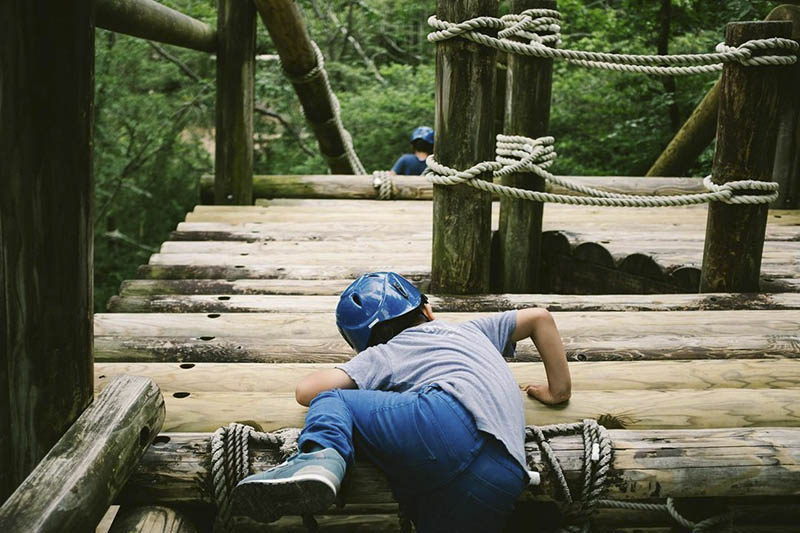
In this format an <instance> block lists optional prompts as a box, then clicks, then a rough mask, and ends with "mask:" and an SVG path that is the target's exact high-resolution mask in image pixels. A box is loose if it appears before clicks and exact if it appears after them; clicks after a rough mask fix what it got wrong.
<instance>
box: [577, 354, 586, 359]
mask: <svg viewBox="0 0 800 533" xmlns="http://www.w3.org/2000/svg"><path fill="white" fill-rule="evenodd" d="M575 360H576V361H586V354H583V353H579V354H576V355H575Z"/></svg>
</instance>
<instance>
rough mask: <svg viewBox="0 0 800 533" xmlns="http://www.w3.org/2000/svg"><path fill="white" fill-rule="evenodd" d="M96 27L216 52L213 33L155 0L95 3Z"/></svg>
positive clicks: (215, 33) (98, 1) (195, 20)
mask: <svg viewBox="0 0 800 533" xmlns="http://www.w3.org/2000/svg"><path fill="white" fill-rule="evenodd" d="M96 5H97V8H96V14H95V17H96V19H97V27H98V28H104V29H106V30H111V31H116V32H119V33H124V34H126V35H133V36H134V37H141V38H142V39H149V40H151V41H158V42H161V43H166V44H173V45H175V46H182V47H184V48H191V49H194V50H199V51H201V52H210V53H213V52H216V50H217V32H216V30H214V28H212V27H211V26H209V25H208V24H206V23H205V22H201V21H199V20H197V19H193V18H192V17H189V16H187V15H184V14H183V13H180V12H179V11H175V10H174V9H171V8H169V7H167V6H165V5H163V4H161V3H159V2H156V1H155V0H96Z"/></svg>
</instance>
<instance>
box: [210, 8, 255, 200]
mask: <svg viewBox="0 0 800 533" xmlns="http://www.w3.org/2000/svg"><path fill="white" fill-rule="evenodd" d="M217 10H218V11H217V37H218V39H217V130H216V135H215V137H216V152H215V165H214V202H215V203H216V204H236V205H249V204H252V203H253V98H254V95H253V91H254V84H255V78H254V75H255V45H256V11H255V8H254V7H253V3H252V2H242V1H241V0H219V2H218V7H217Z"/></svg>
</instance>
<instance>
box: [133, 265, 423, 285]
mask: <svg viewBox="0 0 800 533" xmlns="http://www.w3.org/2000/svg"><path fill="white" fill-rule="evenodd" d="M398 267H400V265H397V264H376V263H368V262H366V261H364V262H362V263H361V264H359V265H348V266H340V265H333V266H325V265H311V266H309V265H307V264H305V263H303V262H300V263H294V264H284V265H241V264H234V265H141V266H140V267H139V268H138V270H137V275H138V277H141V278H149V279H227V280H237V279H312V280H313V279H329V278H334V279H342V278H349V279H355V278H357V277H358V276H360V275H361V274H363V273H365V272H372V271H376V270H381V268H383V269H384V270H394V271H396V272H397V273H399V274H401V275H402V276H405V277H406V278H408V279H410V280H412V281H413V280H417V279H425V280H427V279H430V267H429V266H428V265H402V268H398Z"/></svg>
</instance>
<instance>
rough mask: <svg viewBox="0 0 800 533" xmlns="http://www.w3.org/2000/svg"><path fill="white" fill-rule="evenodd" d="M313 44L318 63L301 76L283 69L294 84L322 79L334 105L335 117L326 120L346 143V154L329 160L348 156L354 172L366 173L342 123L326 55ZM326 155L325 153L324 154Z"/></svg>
mask: <svg viewBox="0 0 800 533" xmlns="http://www.w3.org/2000/svg"><path fill="white" fill-rule="evenodd" d="M311 46H312V47H313V48H314V55H315V56H316V59H317V64H316V65H315V66H314V68H312V69H311V70H309V71H308V72H306V73H305V74H302V75H300V76H294V75H292V74H289V73H288V72H286V69H285V68H284V69H283V73H284V75H285V76H286V77H287V78H288V79H289V81H291V82H292V83H294V84H303V83H310V82H312V81H314V80H317V79H322V81H323V83H324V85H325V90H326V91H327V93H328V98H329V99H330V102H331V106H332V107H333V118H331V119H330V120H328V121H326V122H331V123H333V125H334V126H335V127H336V129H337V130H338V131H339V135H340V136H341V138H342V144H343V145H344V154H342V155H340V156H325V157H326V158H328V159H329V160H336V159H339V158H341V157H346V158H347V161H348V163H350V168H351V169H353V173H354V174H366V173H367V171H366V170H365V169H364V165H362V164H361V160H360V159H359V158H358V154H356V149H355V147H353V137H352V136H351V135H350V132H349V131H347V129H346V128H345V127H344V124H343V123H342V109H341V106H340V105H339V99H338V98H336V95H335V94H334V92H333V89H332V88H331V84H330V80H328V71H326V70H325V57H324V56H323V55H322V51H321V50H320V49H319V46H317V43H316V42H314V41H311ZM323 155H324V154H323Z"/></svg>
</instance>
